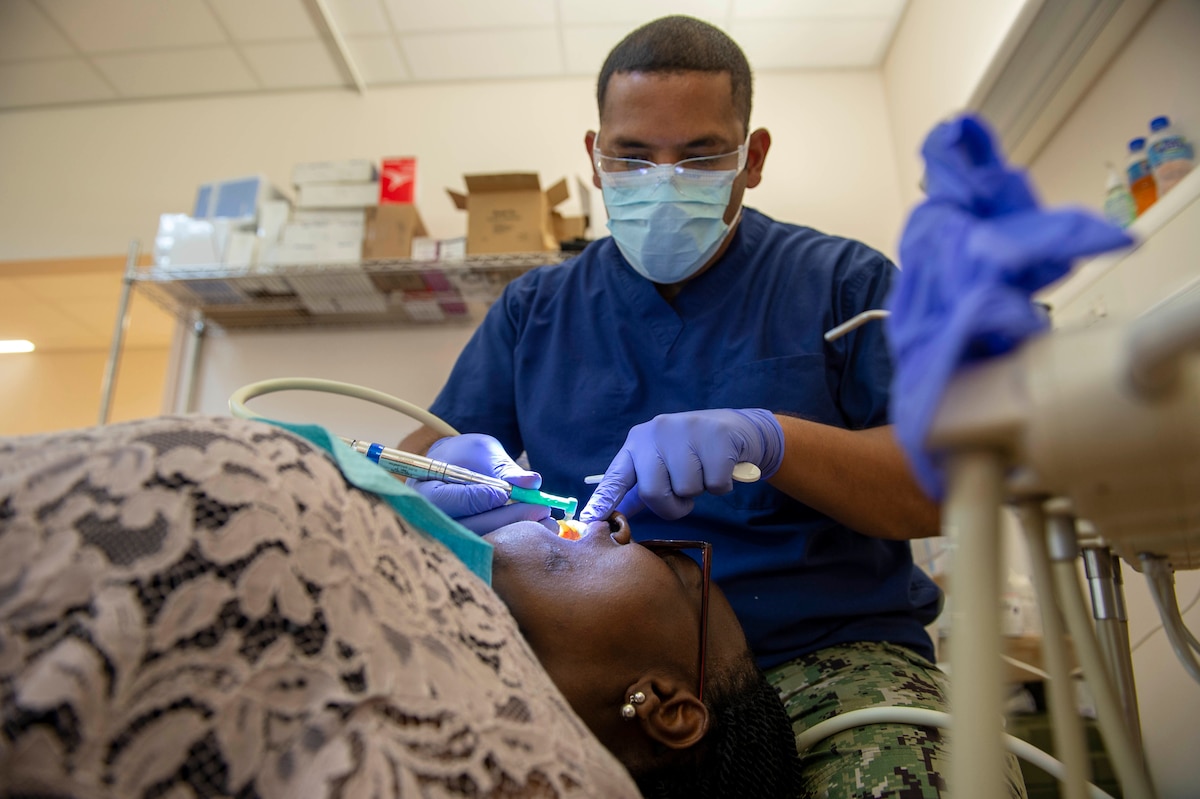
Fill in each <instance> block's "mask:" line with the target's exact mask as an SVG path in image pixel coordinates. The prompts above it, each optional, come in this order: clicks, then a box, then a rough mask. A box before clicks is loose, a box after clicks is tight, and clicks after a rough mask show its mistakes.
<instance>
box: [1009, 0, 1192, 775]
mask: <svg viewBox="0 0 1200 799" xmlns="http://www.w3.org/2000/svg"><path fill="white" fill-rule="evenodd" d="M1197 43H1200V3H1198V2H1195V0H1167V1H1166V2H1163V3H1161V4H1160V5H1158V6H1157V7H1156V8H1155V9H1154V10H1153V11H1152V12H1151V13H1150V14H1149V16H1148V17H1147V18H1146V20H1145V21H1144V22H1143V23H1142V25H1141V26H1140V27H1139V29H1138V30H1137V32H1136V33H1135V34H1134V35H1133V37H1132V38H1131V39H1130V41H1129V43H1128V44H1127V45H1126V46H1125V48H1124V49H1123V50H1122V52H1121V53H1120V54H1119V55H1118V57H1117V58H1115V59H1114V60H1113V62H1112V63H1111V64H1110V65H1109V67H1108V68H1107V69H1106V70H1105V72H1104V73H1103V74H1102V75H1101V76H1100V77H1099V79H1098V80H1097V81H1096V83H1095V85H1094V86H1093V87H1092V89H1091V90H1090V91H1089V92H1088V94H1087V95H1086V96H1085V97H1084V98H1083V99H1082V100H1081V101H1080V102H1079V104H1078V106H1077V107H1076V108H1075V109H1074V111H1073V112H1072V113H1071V115H1070V116H1069V117H1068V118H1067V119H1066V120H1065V121H1064V122H1063V124H1062V125H1061V126H1060V128H1059V130H1058V131H1057V132H1056V134H1055V136H1054V137H1053V138H1052V139H1050V140H1049V141H1048V142H1047V144H1046V146H1045V147H1044V148H1043V150H1042V151H1041V152H1040V153H1039V154H1038V155H1037V156H1036V158H1035V159H1034V160H1033V162H1032V163H1031V165H1030V170H1029V171H1030V175H1031V177H1032V178H1033V181H1034V184H1035V186H1036V187H1037V189H1038V191H1039V193H1040V195H1041V197H1042V199H1043V200H1044V201H1045V202H1046V203H1047V204H1050V205H1058V204H1062V203H1072V204H1083V205H1087V206H1090V207H1092V208H1094V209H1099V208H1100V207H1101V205H1102V203H1103V194H1104V186H1105V177H1106V170H1105V166H1104V163H1105V161H1113V162H1115V163H1117V164H1118V165H1121V164H1123V162H1124V152H1125V147H1126V145H1127V143H1128V141H1129V139H1131V138H1133V137H1135V136H1142V135H1147V134H1148V128H1147V124H1148V122H1149V120H1150V119H1151V118H1152V117H1155V116H1158V115H1160V114H1167V115H1169V116H1170V117H1171V118H1172V120H1173V121H1175V122H1176V123H1177V124H1178V125H1179V126H1180V127H1181V128H1182V129H1183V131H1184V132H1185V134H1186V135H1188V136H1189V138H1191V140H1192V141H1193V142H1198V141H1200V48H1198V47H1197ZM1151 210H1152V211H1154V210H1155V209H1151ZM1192 217H1195V213H1193V214H1192ZM1148 219H1149V217H1148ZM1184 227H1186V228H1190V231H1191V242H1192V243H1191V244H1190V246H1188V245H1186V244H1180V243H1178V242H1175V247H1174V250H1173V252H1175V253H1179V255H1177V256H1175V260H1174V261H1173V262H1172V263H1149V262H1147V261H1146V260H1145V259H1146V258H1148V257H1154V258H1159V257H1170V256H1168V255H1167V253H1168V248H1167V247H1166V246H1165V245H1166V244H1167V242H1166V241H1165V237H1166V235H1167V233H1170V234H1171V235H1172V236H1174V237H1175V238H1177V237H1178V235H1179V234H1181V230H1180V228H1184ZM1163 239H1164V240H1162V241H1160V240H1157V239H1156V240H1153V241H1152V242H1150V244H1149V245H1148V246H1146V247H1145V248H1143V250H1142V251H1139V252H1138V253H1135V255H1134V256H1133V257H1130V258H1129V259H1127V260H1126V261H1124V262H1122V264H1121V265H1120V266H1119V267H1117V268H1116V269H1114V270H1112V271H1109V272H1108V273H1107V274H1105V275H1104V276H1103V280H1104V281H1105V282H1104V283H1100V282H1097V283H1096V284H1095V285H1094V287H1093V288H1092V289H1088V290H1084V289H1082V288H1080V287H1079V285H1078V284H1076V285H1072V286H1071V287H1070V288H1069V291H1070V292H1078V299H1077V300H1076V301H1075V304H1074V306H1070V307H1068V306H1064V307H1063V308H1062V310H1061V311H1060V315H1063V314H1066V315H1068V316H1069V318H1070V320H1072V321H1079V320H1081V319H1083V318H1084V317H1085V316H1086V315H1088V314H1090V313H1091V312H1092V311H1093V310H1094V306H1096V303H1097V298H1098V297H1100V296H1101V295H1103V305H1104V306H1105V310H1106V312H1107V313H1109V314H1112V315H1116V316H1122V315H1128V314H1136V313H1139V312H1141V311H1143V310H1145V309H1146V308H1147V307H1149V305H1151V304H1152V303H1153V302H1154V301H1155V300H1157V299H1161V298H1162V297H1164V296H1167V295H1169V294H1170V293H1171V292H1173V291H1177V290H1179V289H1180V288H1182V287H1184V286H1186V285H1188V283H1189V281H1190V282H1191V283H1192V284H1195V282H1196V281H1197V280H1200V259H1198V258H1197V253H1200V226H1197V225H1196V224H1195V223H1194V222H1179V223H1177V224H1174V225H1173V226H1171V227H1169V228H1168V229H1167V230H1165V231H1164V232H1163ZM1160 244H1161V245H1163V246H1159V245H1160ZM1189 253H1190V254H1189ZM1189 273H1190V274H1189ZM1077 274H1078V275H1079V277H1080V278H1082V279H1085V280H1091V279H1092V272H1091V270H1089V269H1087V268H1081V269H1080V270H1078V271H1077ZM1105 286H1107V288H1105ZM1122 286H1125V287H1126V290H1122ZM1059 291H1060V292H1063V291H1065V290H1064V289H1062V288H1060V289H1059ZM1050 296H1051V297H1053V292H1052V293H1051V295H1050ZM1064 318H1066V317H1064ZM1093 321H1094V320H1093ZM1124 572H1125V583H1126V599H1127V604H1128V615H1129V629H1130V636H1131V638H1132V640H1133V641H1134V642H1137V641H1138V640H1140V639H1141V638H1143V637H1145V636H1146V635H1149V634H1150V633H1151V631H1152V630H1154V629H1156V628H1157V626H1158V624H1159V621H1158V613H1157V611H1156V610H1155V608H1154V604H1153V601H1152V600H1151V598H1150V593H1149V591H1148V589H1147V588H1146V586H1145V581H1144V580H1143V578H1142V577H1141V575H1140V574H1138V573H1137V572H1135V571H1134V570H1133V569H1130V568H1126V569H1125V570H1124ZM1176 582H1177V589H1178V594H1179V596H1180V597H1181V603H1182V604H1186V603H1187V602H1188V601H1190V600H1191V599H1192V598H1193V597H1195V596H1196V595H1197V593H1200V574H1198V573H1197V572H1196V571H1189V572H1181V573H1180V574H1178V575H1177V577H1176ZM1184 619H1185V621H1187V622H1188V623H1189V626H1190V627H1191V629H1192V630H1196V629H1200V605H1198V606H1197V607H1194V608H1193V609H1192V610H1191V612H1189V613H1188V614H1186V615H1185V616H1184ZM1133 665H1134V679H1135V681H1136V683H1137V691H1138V699H1139V705H1140V708H1141V714H1142V725H1143V730H1144V734H1145V739H1146V746H1147V752H1148V757H1149V761H1150V767H1151V773H1152V775H1153V777H1154V780H1155V784H1156V786H1157V787H1158V789H1159V791H1160V795H1161V797H1162V799H1173V798H1174V799H1184V798H1185V797H1194V796H1196V795H1197V787H1196V786H1197V785H1200V761H1197V759H1196V742H1197V741H1200V686H1198V685H1196V683H1195V682H1193V681H1192V680H1190V679H1189V678H1188V676H1187V675H1186V673H1185V672H1184V670H1183V667H1182V666H1181V665H1180V664H1179V663H1178V662H1177V661H1176V659H1175V655H1174V654H1173V653H1172V652H1171V649H1170V646H1169V644H1168V643H1167V640H1166V637H1165V636H1164V635H1163V633H1162V632H1161V631H1159V632H1157V633H1154V634H1153V635H1152V636H1151V637H1150V638H1149V639H1148V640H1147V641H1146V643H1145V644H1143V645H1142V646H1141V647H1139V648H1138V649H1137V650H1136V651H1135V652H1134V654H1133Z"/></svg>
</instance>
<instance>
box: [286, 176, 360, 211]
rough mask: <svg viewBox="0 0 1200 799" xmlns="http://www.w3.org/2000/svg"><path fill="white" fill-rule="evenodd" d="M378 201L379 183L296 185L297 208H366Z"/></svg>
mask: <svg viewBox="0 0 1200 799" xmlns="http://www.w3.org/2000/svg"><path fill="white" fill-rule="evenodd" d="M378 203H379V184H378V183H375V182H371V183H305V184H303V185H301V186H298V187H297V191H296V207H298V208H366V207H367V206H371V205H377V204H378Z"/></svg>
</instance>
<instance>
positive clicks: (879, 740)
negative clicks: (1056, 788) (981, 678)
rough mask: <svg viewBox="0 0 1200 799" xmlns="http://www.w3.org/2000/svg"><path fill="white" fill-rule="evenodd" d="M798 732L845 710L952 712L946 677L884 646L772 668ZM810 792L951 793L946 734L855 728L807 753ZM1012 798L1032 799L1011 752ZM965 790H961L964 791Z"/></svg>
mask: <svg viewBox="0 0 1200 799" xmlns="http://www.w3.org/2000/svg"><path fill="white" fill-rule="evenodd" d="M767 677H768V679H769V680H770V681H771V684H772V685H774V686H775V688H776V689H777V690H778V691H779V692H780V695H781V696H782V697H783V702H784V705H785V706H786V707H787V711H788V715H789V716H790V717H791V719H792V728H793V729H794V730H795V731H796V735H797V736H799V735H800V734H801V733H802V732H804V731H805V730H807V729H808V728H809V727H812V726H814V725H815V724H817V723H818V722H820V721H824V720H825V719H829V718H833V717H834V716H836V715H838V714H839V713H843V712H846V711H850V710H857V709H859V708H864V707H872V706H875V705H900V706H905V707H923V708H929V709H930V710H941V711H946V710H948V707H947V701H946V697H947V692H948V686H947V683H946V675H945V674H944V673H943V672H942V671H940V670H939V669H938V668H937V667H935V666H934V665H933V664H932V663H930V662H929V661H927V660H925V658H923V657H921V656H920V655H917V654H916V653H914V652H912V651H910V650H908V649H905V648H903V647H899V646H893V645H891V644H882V643H855V644H842V645H839V646H832V647H828V648H826V649H821V650H818V651H816V652H813V653H810V654H808V655H805V656H803V657H799V658H796V659H795V660H792V661H789V662H787V663H784V664H783V665H781V666H776V667H775V668H772V669H768V670H767ZM800 755H801V760H802V763H803V768H804V780H805V790H806V793H805V796H812V797H820V798H821V799H866V798H867V797H870V798H871V799H883V798H884V797H890V798H892V799H936V798H937V797H948V796H949V795H950V794H949V793H948V792H947V791H946V782H945V779H944V777H943V774H944V772H945V769H946V767H947V765H948V761H947V758H946V750H945V738H944V736H943V734H942V731H941V730H939V729H937V728H935V727H916V726H910V725H905V724H871V725H868V726H864V727H854V728H852V729H849V730H846V731H844V732H840V733H837V734H835V735H832V736H830V737H828V738H826V739H824V740H823V741H819V742H817V743H816V744H815V745H814V746H813V747H812V748H810V749H809V750H808V751H805V752H801V753H800ZM1006 765H1007V768H1006V779H1007V782H1008V788H1009V792H1010V793H1011V795H1012V797H1013V799H1026V797H1027V794H1026V792H1025V782H1024V780H1023V779H1022V777H1021V767H1020V764H1019V763H1018V762H1017V759H1016V758H1015V757H1013V756H1012V755H1008V759H1007V761H1006ZM963 795H966V794H964V793H962V792H960V796H963Z"/></svg>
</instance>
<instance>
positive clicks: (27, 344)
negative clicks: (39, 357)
mask: <svg viewBox="0 0 1200 799" xmlns="http://www.w3.org/2000/svg"><path fill="white" fill-rule="evenodd" d="M8 352H33V342H32V341H26V340H25V339H23V338H18V339H11V340H8V341H0V354H4V353H8Z"/></svg>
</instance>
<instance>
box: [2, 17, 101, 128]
mask: <svg viewBox="0 0 1200 799" xmlns="http://www.w3.org/2000/svg"><path fill="white" fill-rule="evenodd" d="M0 2H2V0H0ZM116 96H117V95H116V93H115V92H114V91H113V90H112V87H111V86H109V85H108V84H107V83H105V82H104V79H103V78H102V77H101V76H100V75H98V74H97V73H96V70H95V69H93V68H92V67H90V66H88V64H87V63H86V62H85V61H84V60H83V59H81V58H64V59H54V60H50V61H26V62H23V63H16V64H0V107H3V108H18V107H21V106H31V105H50V104H53V103H79V102H87V101H93V100H109V99H115V98H116Z"/></svg>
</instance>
